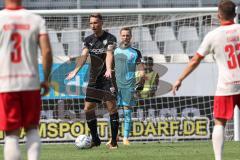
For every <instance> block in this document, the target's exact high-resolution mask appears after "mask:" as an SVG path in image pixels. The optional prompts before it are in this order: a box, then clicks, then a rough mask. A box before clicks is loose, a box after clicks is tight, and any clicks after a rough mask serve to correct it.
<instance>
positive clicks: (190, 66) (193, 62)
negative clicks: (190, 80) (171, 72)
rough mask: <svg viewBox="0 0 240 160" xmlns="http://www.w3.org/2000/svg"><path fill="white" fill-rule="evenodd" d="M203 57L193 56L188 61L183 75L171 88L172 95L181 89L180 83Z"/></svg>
mask: <svg viewBox="0 0 240 160" xmlns="http://www.w3.org/2000/svg"><path fill="white" fill-rule="evenodd" d="M202 58H203V57H201V56H199V55H198V54H195V55H194V57H193V58H192V59H191V60H190V62H189V63H188V65H187V67H186V68H185V69H184V71H183V73H182V74H181V75H180V77H179V78H178V79H177V80H176V82H175V84H174V85H173V87H172V92H173V95H176V91H177V90H178V89H179V88H180V87H181V84H182V81H183V80H184V79H185V78H186V77H187V76H188V75H189V74H190V73H191V72H192V71H193V70H194V69H195V68H197V66H198V65H199V63H200V62H201V60H202Z"/></svg>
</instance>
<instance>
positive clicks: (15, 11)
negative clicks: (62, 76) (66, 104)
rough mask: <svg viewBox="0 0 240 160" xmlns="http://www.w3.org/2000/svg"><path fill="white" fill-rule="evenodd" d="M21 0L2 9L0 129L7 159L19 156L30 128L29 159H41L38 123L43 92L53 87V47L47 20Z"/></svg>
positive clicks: (9, 0)
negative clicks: (41, 72)
mask: <svg viewBox="0 0 240 160" xmlns="http://www.w3.org/2000/svg"><path fill="white" fill-rule="evenodd" d="M21 2H22V1H21V0H5V9H3V10H2V11H0V44H1V45H0V68H1V69H0V84H1V85H0V130H3V131H5V135H6V136H5V145H4V159H5V160H19V159H21V154H20V150H19V146H18V141H19V131H20V129H21V128H24V129H25V131H26V140H27V141H26V146H27V155H28V159H31V160H38V159H39V153H40V137H39V135H38V124H39V119H40V110H41V95H40V90H41V89H42V91H43V93H42V94H43V95H46V94H47V93H48V90H49V82H48V78H49V74H50V71H51V65H52V54H51V47H50V43H49V39H48V35H47V31H46V26H45V21H44V19H43V18H41V17H40V16H39V15H35V14H33V13H31V12H29V11H27V10H26V9H24V8H22V6H21ZM38 47H40V49H41V53H42V64H43V70H44V77H45V79H44V81H43V82H42V83H40V81H39V73H38V61H37V59H38V54H37V50H38Z"/></svg>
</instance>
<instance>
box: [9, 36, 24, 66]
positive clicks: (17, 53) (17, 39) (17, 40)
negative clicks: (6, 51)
mask: <svg viewBox="0 0 240 160" xmlns="http://www.w3.org/2000/svg"><path fill="white" fill-rule="evenodd" d="M11 41H12V42H13V43H14V44H13V50H12V52H11V61H12V62H13V63H20V62H21V60H22V47H21V43H22V36H21V35H20V34H19V33H17V32H15V33H13V34H12V35H11Z"/></svg>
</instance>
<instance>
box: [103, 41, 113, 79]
mask: <svg viewBox="0 0 240 160" xmlns="http://www.w3.org/2000/svg"><path fill="white" fill-rule="evenodd" d="M113 50H114V45H109V46H108V48H107V56H106V72H105V75H104V76H105V77H106V78H112V63H113Z"/></svg>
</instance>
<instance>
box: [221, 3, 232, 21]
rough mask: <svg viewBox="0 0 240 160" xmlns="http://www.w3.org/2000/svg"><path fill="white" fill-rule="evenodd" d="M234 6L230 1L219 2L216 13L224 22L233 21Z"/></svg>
mask: <svg viewBox="0 0 240 160" xmlns="http://www.w3.org/2000/svg"><path fill="white" fill-rule="evenodd" d="M235 8H236V4H235V3H234V2H232V1H231V0H221V1H220V2H219V4H218V11H219V13H220V15H221V16H222V18H223V19H224V20H231V19H234V17H235V16H236V11H235Z"/></svg>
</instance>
